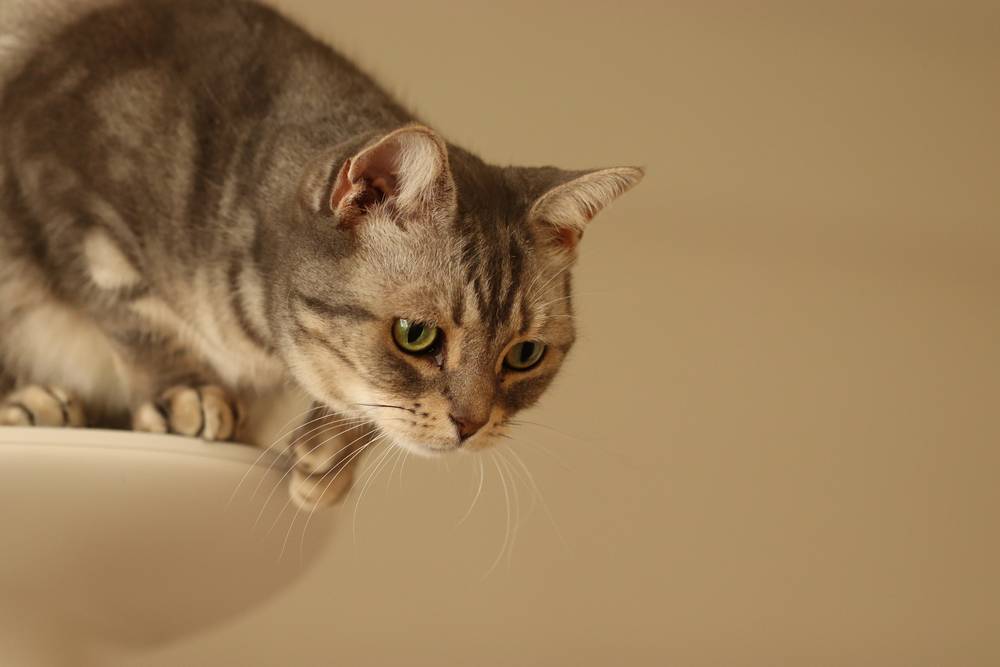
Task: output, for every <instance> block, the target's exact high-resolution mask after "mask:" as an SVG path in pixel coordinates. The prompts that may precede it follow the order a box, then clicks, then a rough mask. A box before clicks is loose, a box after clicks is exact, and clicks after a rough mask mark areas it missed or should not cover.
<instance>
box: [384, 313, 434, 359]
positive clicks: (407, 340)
mask: <svg viewBox="0 0 1000 667" xmlns="http://www.w3.org/2000/svg"><path fill="white" fill-rule="evenodd" d="M392 337H393V338H394V339H396V345H398V346H399V349H401V350H402V351H403V352H409V353H410V354H420V353H421V352H426V351H427V350H429V349H430V348H431V346H432V345H434V342H435V341H436V340H437V339H438V328H437V327H432V326H430V325H429V324H423V323H421V322H411V321H410V320H404V319H398V320H396V322H395V324H393V325H392Z"/></svg>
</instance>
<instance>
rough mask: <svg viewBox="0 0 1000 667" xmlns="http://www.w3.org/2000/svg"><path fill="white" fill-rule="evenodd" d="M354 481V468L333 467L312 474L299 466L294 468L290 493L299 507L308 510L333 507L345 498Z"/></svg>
mask: <svg viewBox="0 0 1000 667" xmlns="http://www.w3.org/2000/svg"><path fill="white" fill-rule="evenodd" d="M353 481H354V468H353V466H347V468H346V469H343V468H339V467H338V468H336V469H331V470H329V471H327V472H325V473H323V474H317V475H310V474H308V473H305V472H302V471H301V470H299V469H298V468H296V469H294V470H292V475H291V479H290V480H289V483H288V493H289V495H290V496H291V498H292V502H294V503H295V505H296V506H297V507H299V508H300V509H303V510H306V511H313V510H317V509H322V508H324V507H331V506H333V505H336V504H337V503H338V502H340V501H341V500H343V499H344V497H345V496H346V495H347V492H348V491H349V490H350V489H351V483H352V482H353Z"/></svg>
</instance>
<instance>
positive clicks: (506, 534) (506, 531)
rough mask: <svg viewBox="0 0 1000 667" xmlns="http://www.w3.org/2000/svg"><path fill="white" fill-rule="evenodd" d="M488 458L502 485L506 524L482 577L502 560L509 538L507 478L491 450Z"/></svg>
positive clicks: (487, 575) (491, 571)
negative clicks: (501, 543) (498, 550)
mask: <svg viewBox="0 0 1000 667" xmlns="http://www.w3.org/2000/svg"><path fill="white" fill-rule="evenodd" d="M490 460H491V461H493V466H494V467H495V468H496V469H497V474H498V475H499V476H500V485H501V486H502V487H503V500H504V505H505V507H506V508H507V524H506V527H505V528H504V534H503V546H502V547H501V548H500V553H498V554H497V557H496V558H495V559H494V560H493V563H492V564H491V565H490V569H488V570H487V571H486V574H484V575H483V579H486V578H487V577H489V576H490V574H492V573H493V570H495V569H496V567H497V565H498V564H499V563H500V561H501V560H503V555H504V552H506V551H507V540H509V539H510V492H509V491H508V490H507V479H506V478H505V477H504V475H503V470H501V469H500V464H499V463H497V459H496V457H495V456H493V452H490Z"/></svg>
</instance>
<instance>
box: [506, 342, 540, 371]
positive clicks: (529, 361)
mask: <svg viewBox="0 0 1000 667" xmlns="http://www.w3.org/2000/svg"><path fill="white" fill-rule="evenodd" d="M543 354H545V343H539V342H538V341H530V340H526V341H524V342H523V343H518V344H517V345H515V346H514V347H512V348H510V351H509V352H508V353H507V357H506V359H505V360H504V364H505V365H506V366H507V367H508V368H513V369H514V370H516V371H526V370H528V369H529V368H534V367H535V366H537V365H538V362H539V361H541V359H542V355H543Z"/></svg>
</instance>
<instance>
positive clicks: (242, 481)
mask: <svg viewBox="0 0 1000 667" xmlns="http://www.w3.org/2000/svg"><path fill="white" fill-rule="evenodd" d="M315 407H316V406H313V405H311V406H309V407H308V408H306V409H305V410H303V411H302V412H300V413H298V414H297V415H295V416H294V417H292V418H291V419H289V420H288V421H286V422H285V423H284V424H282V426H281V428H282V429H285V428H287V427H288V425H289V424H291V423H292V422H293V421H295V420H296V419H301V418H302V417H303V416H305V415H307V414H309V413H310V412H311V411H312V410H314V409H315ZM320 419H322V417H320ZM307 423H309V422H307ZM304 425H305V424H300V425H299V426H296V427H295V428H301V427H302V426H304ZM292 430H295V429H292ZM288 433H289V432H287V431H286V432H285V433H282V434H281V435H279V436H278V437H277V438H276V439H275V440H274V441H273V442H272V443H271V444H269V445H268V446H267V447H263V448H261V452H260V454H259V455H258V456H257V458H256V460H254V462H253V463H252V464H250V465H249V466H248V467H247V469H246V472H244V473H243V477H241V478H240V481H239V482H237V483H236V487H235V488H234V489H233V492H232V493H231V494H230V495H229V500H228V501H227V502H226V509H227V510H228V509H229V507H230V505H232V504H233V499H234V498H236V494H237V492H238V491H239V490H240V487H241V486H243V483H244V482H245V481H246V479H247V477H248V476H249V475H250V471H252V470H253V469H254V468H255V467H257V466H258V465H259V464H260V462H261V460H263V458H264V457H265V456H266V455H267V453H268V452H269V451H271V448H272V447H274V445H275V444H277V442H278V441H279V440H281V439H282V438H284V437H285V436H287V435H288Z"/></svg>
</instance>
